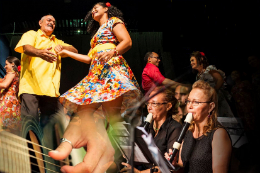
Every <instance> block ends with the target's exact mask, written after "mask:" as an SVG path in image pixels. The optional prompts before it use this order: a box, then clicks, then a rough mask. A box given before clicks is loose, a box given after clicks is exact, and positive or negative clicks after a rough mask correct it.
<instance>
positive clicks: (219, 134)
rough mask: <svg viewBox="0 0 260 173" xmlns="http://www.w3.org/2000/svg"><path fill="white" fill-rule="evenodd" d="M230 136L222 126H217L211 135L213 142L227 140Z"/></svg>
mask: <svg viewBox="0 0 260 173" xmlns="http://www.w3.org/2000/svg"><path fill="white" fill-rule="evenodd" d="M228 141H230V137H229V135H228V132H227V131H226V130H225V129H224V128H218V129H217V130H216V131H215V133H214V135H213V142H228Z"/></svg>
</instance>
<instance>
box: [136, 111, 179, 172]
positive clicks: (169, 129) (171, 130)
mask: <svg viewBox="0 0 260 173" xmlns="http://www.w3.org/2000/svg"><path fill="white" fill-rule="evenodd" d="M142 126H143V124H142ZM181 129H182V126H181V124H180V123H178V122H177V121H175V120H174V119H173V118H172V117H171V116H169V117H167V119H166V120H165V122H164V123H163V124H162V126H161V127H160V129H159V132H158V134H157V135H156V136H155V131H154V129H153V121H152V123H151V124H150V126H149V128H148V133H151V134H152V136H153V139H154V142H155V144H156V146H157V147H158V148H159V150H160V151H161V153H162V154H164V153H166V152H169V149H170V148H171V149H172V146H173V143H174V142H175V141H176V140H177V138H178V137H179V134H180V132H181ZM142 167H143V168H141V169H140V167H138V168H139V169H140V170H146V169H149V168H150V167H148V166H147V165H142Z"/></svg>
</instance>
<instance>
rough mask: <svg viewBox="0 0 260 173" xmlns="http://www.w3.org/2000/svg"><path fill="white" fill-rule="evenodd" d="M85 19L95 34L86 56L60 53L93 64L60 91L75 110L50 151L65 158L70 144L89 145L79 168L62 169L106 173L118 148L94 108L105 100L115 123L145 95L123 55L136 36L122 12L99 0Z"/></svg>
mask: <svg viewBox="0 0 260 173" xmlns="http://www.w3.org/2000/svg"><path fill="white" fill-rule="evenodd" d="M90 18H91V19H90ZM85 20H86V21H89V25H88V32H90V33H91V35H92V36H93V37H92V39H91V42H90V43H91V49H90V51H89V53H88V55H82V54H77V53H73V52H70V51H67V50H62V51H61V52H60V53H59V54H60V55H62V56H69V57H72V58H74V59H76V60H78V61H81V62H84V63H88V64H89V63H91V65H90V69H89V74H88V75H87V76H86V77H85V78H84V79H83V80H82V81H81V82H79V83H78V84H77V85H76V86H75V87H73V88H72V89H70V90H69V91H67V92H66V93H65V94H63V95H62V96H61V101H62V102H63V104H64V106H65V107H66V108H67V109H68V111H70V112H74V113H75V115H74V116H73V117H72V120H71V122H70V124H69V125H68V127H67V129H66V131H65V133H64V140H63V141H65V142H63V143H61V145H60V146H59V147H58V148H57V149H56V150H55V151H52V152H50V153H49V155H50V156H51V157H53V158H54V159H64V158H65V157H67V156H68V154H69V153H70V151H71V149H72V148H80V147H83V146H87V154H86V156H85V158H84V161H83V162H82V163H80V164H78V165H76V166H75V167H70V166H64V167H63V168H62V169H61V170H62V171H66V172H98V173H99V172H105V171H106V170H107V168H108V167H109V166H110V164H111V163H112V162H113V155H114V149H113V147H112V146H111V143H110V141H109V139H108V136H107V133H106V130H105V126H104V124H103V121H101V120H100V119H99V118H97V117H96V115H95V117H94V116H93V114H94V112H96V110H97V109H98V108H99V107H100V106H101V105H102V110H103V115H104V116H105V117H106V119H107V120H108V121H109V122H110V123H111V124H112V125H113V123H115V122H117V121H119V120H120V119H121V113H122V112H124V111H125V110H127V109H128V108H129V107H131V106H133V103H136V102H137V101H138V99H139V98H141V92H140V89H139V86H138V83H137V81H136V79H135V77H134V74H133V72H132V71H131V69H130V67H129V66H128V64H127V62H126V61H125V60H124V58H123V56H122V54H124V53H125V52H126V51H128V50H129V49H130V48H131V45H132V41H131V38H130V35H129V33H128V31H127V29H126V27H125V25H124V23H123V18H122V13H121V11H120V10H118V9H117V8H116V7H114V6H112V5H111V4H110V3H103V2H99V3H97V4H96V5H94V7H93V9H92V10H91V11H90V12H89V13H88V14H87V16H86V18H85ZM64 147H65V148H64Z"/></svg>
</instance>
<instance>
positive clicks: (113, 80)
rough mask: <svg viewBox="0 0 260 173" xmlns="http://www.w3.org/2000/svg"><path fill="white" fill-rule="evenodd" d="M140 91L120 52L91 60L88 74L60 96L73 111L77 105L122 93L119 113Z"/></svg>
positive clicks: (138, 95) (98, 101) (114, 97)
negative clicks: (114, 55) (117, 54)
mask: <svg viewBox="0 0 260 173" xmlns="http://www.w3.org/2000/svg"><path fill="white" fill-rule="evenodd" d="M141 95H142V94H141V91H140V88H139V85H138V83H137V81H136V78H135V76H134V74H133V72H132V70H131V69H130V67H129V65H128V64H127V62H126V61H125V59H124V58H123V57H122V56H117V57H113V58H111V59H110V60H109V61H108V62H100V61H99V60H98V59H97V58H94V59H93V60H92V63H91V65H90V69H89V73H88V75H87V76H86V77H85V78H83V79H82V80H81V81H80V82H79V83H78V84H77V85H76V86H74V87H73V88H71V89H70V90H68V91H67V92H66V93H64V94H63V95H61V96H60V101H61V103H62V104H63V106H64V107H65V108H66V109H67V110H68V112H70V113H73V112H77V106H78V105H87V104H92V103H102V102H107V101H112V100H114V99H116V98H118V97H120V96H123V103H122V107H121V113H124V112H125V111H126V110H128V109H130V108H132V107H133V106H134V105H135V104H136V103H137V102H138V101H139V100H140V99H141Z"/></svg>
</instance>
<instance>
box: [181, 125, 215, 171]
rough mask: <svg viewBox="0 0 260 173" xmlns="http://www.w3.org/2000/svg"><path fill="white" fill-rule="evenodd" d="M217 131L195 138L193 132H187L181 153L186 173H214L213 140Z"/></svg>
mask: <svg viewBox="0 0 260 173" xmlns="http://www.w3.org/2000/svg"><path fill="white" fill-rule="evenodd" d="M216 130H217V129H215V130H213V131H211V132H209V133H207V136H205V135H202V136H200V137H199V138H193V135H192V132H191V131H187V133H186V135H185V138H184V142H183V146H182V152H181V159H182V162H183V166H184V167H185V172H189V173H212V172H213V170H212V140H213V135H214V133H215V131H216Z"/></svg>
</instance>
